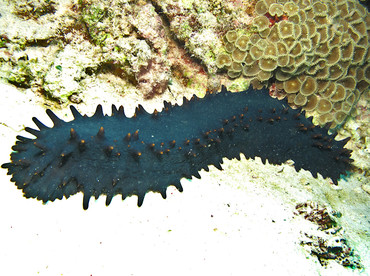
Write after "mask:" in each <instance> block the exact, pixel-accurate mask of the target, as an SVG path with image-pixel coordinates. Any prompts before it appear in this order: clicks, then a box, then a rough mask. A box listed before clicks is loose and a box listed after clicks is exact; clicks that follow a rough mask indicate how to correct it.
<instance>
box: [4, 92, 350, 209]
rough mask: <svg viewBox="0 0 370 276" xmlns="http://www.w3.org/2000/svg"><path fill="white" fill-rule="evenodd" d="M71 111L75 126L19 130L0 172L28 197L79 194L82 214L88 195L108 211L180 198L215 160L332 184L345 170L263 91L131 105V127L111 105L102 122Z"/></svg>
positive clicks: (312, 131)
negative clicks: (129, 201)
mask: <svg viewBox="0 0 370 276" xmlns="http://www.w3.org/2000/svg"><path fill="white" fill-rule="evenodd" d="M71 111H72V113H73V115H74V117H75V119H74V120H73V121H71V122H65V121H63V120H60V119H59V118H58V117H56V116H55V115H54V113H53V112H51V111H50V110H47V114H48V115H49V117H50V118H51V119H52V121H53V123H54V126H53V127H52V128H48V127H46V126H44V125H43V124H42V123H41V122H40V121H39V120H37V119H36V118H33V120H34V122H35V124H36V125H37V126H38V128H39V130H35V129H31V128H26V130H27V131H28V132H30V133H31V134H33V135H35V136H36V139H29V138H25V137H22V136H17V139H18V140H17V142H16V145H15V146H13V150H14V152H13V153H12V154H11V160H12V162H11V163H6V164H3V165H2V167H3V168H7V169H8V174H12V175H13V177H12V179H11V180H12V181H13V182H15V183H16V185H17V187H18V188H20V189H22V190H23V192H24V195H25V196H26V197H32V198H37V199H39V200H42V201H43V202H47V201H54V200H55V199H57V198H58V199H62V198H63V196H65V197H67V198H68V197H69V196H71V195H73V194H75V193H77V192H80V191H81V192H83V193H84V199H83V207H84V209H87V208H88V203H89V199H90V197H91V196H94V197H96V198H97V197H99V195H101V194H106V195H107V199H106V204H107V205H109V203H110V202H111V200H112V197H113V196H115V195H117V194H121V195H122V198H123V199H124V198H125V197H126V196H130V195H137V196H138V205H139V206H140V205H141V204H142V203H143V200H144V196H145V194H146V193H147V192H148V191H154V192H159V193H161V194H162V196H163V198H165V197H166V189H167V187H168V186H170V185H174V186H175V187H176V188H177V189H179V190H180V191H182V187H181V184H180V179H181V178H182V177H185V178H191V176H195V177H200V176H199V174H198V171H199V170H201V169H202V168H203V169H206V170H207V169H208V166H209V165H215V166H216V167H217V168H219V169H221V166H220V164H221V163H222V158H223V157H227V158H229V159H231V158H238V159H239V158H240V153H243V154H244V155H245V156H246V158H250V157H256V156H259V157H261V158H262V160H263V161H265V160H266V159H268V160H269V162H270V163H272V164H281V163H283V162H285V161H287V160H289V159H291V160H293V161H294V162H295V164H294V166H295V168H296V170H297V171H298V170H299V169H301V168H303V169H305V170H309V171H310V172H311V173H312V175H313V176H315V177H316V176H317V173H320V174H321V175H322V176H323V177H324V178H325V177H330V178H331V179H332V180H333V181H334V182H335V183H337V180H338V179H339V178H340V175H341V174H345V173H346V170H348V169H349V168H350V162H351V159H349V156H350V152H351V151H350V150H347V149H344V148H343V146H344V145H345V144H346V142H347V141H348V140H347V139H345V140H342V141H336V140H334V137H335V135H328V134H327V129H325V128H320V127H315V126H314V125H313V124H312V122H311V119H310V118H305V116H304V114H303V113H302V111H301V110H293V109H291V108H289V106H288V105H287V103H286V101H279V100H277V99H273V98H271V97H270V96H269V94H268V91H267V90H266V89H263V90H253V89H249V90H247V91H243V92H239V93H231V92H228V91H226V89H223V90H222V91H221V92H220V93H217V94H208V95H207V96H206V97H204V98H197V97H193V98H192V99H191V100H190V101H188V100H186V99H184V102H183V104H182V105H181V106H178V105H175V106H172V105H170V104H168V103H165V104H164V109H163V110H162V111H161V112H156V111H155V112H154V113H153V114H149V113H147V112H146V111H145V110H144V109H143V108H142V107H141V106H139V107H138V108H137V109H136V112H135V115H134V116H133V117H132V118H127V117H126V116H125V114H124V110H123V108H122V107H120V108H119V109H117V108H116V107H115V106H113V107H112V116H106V115H103V111H102V108H101V106H98V107H97V110H96V112H95V114H94V115H93V116H92V117H87V116H82V115H81V114H80V113H78V111H77V110H76V109H75V108H74V107H73V106H72V107H71Z"/></svg>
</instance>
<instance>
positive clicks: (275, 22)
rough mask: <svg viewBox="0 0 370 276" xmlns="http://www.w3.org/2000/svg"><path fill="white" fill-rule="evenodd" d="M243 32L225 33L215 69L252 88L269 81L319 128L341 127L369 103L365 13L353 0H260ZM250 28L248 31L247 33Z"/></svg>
mask: <svg viewBox="0 0 370 276" xmlns="http://www.w3.org/2000/svg"><path fill="white" fill-rule="evenodd" d="M255 13H256V15H257V16H256V17H255V18H254V19H253V23H252V25H251V26H250V27H249V28H248V29H247V30H238V31H235V30H230V31H228V32H227V33H226V35H225V37H224V39H225V50H226V52H225V53H221V54H219V55H218V56H217V60H216V62H217V65H218V67H219V68H223V67H226V68H227V74H228V75H229V76H230V77H231V78H237V77H239V76H240V75H244V76H245V77H247V78H251V82H252V84H253V85H254V86H255V87H261V86H264V85H269V83H271V82H274V83H276V86H277V88H278V89H280V90H281V93H283V95H284V96H286V97H287V98H288V101H289V103H291V104H292V105H295V106H299V107H304V108H305V110H307V111H309V112H310V113H311V114H313V115H315V116H316V117H317V122H318V123H319V124H321V125H324V124H326V123H331V124H332V127H335V126H337V125H341V124H342V123H343V121H344V120H345V119H346V118H347V117H348V116H349V114H350V113H351V111H353V109H355V108H354V107H355V104H356V103H357V101H358V99H359V97H360V96H361V95H363V97H364V98H365V99H366V100H369V84H370V79H369V76H370V65H369V61H370V53H369V51H368V48H369V41H370V37H369V34H368V33H369V30H370V19H369V18H370V15H369V12H368V11H367V10H366V8H365V7H364V6H363V5H361V4H360V3H359V2H358V1H355V0H339V1H337V0H335V1H304V0H302V1H287V0H276V1H266V0H260V1H258V2H257V3H256V6H255ZM252 28H253V29H252Z"/></svg>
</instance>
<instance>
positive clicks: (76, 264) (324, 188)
mask: <svg viewBox="0 0 370 276" xmlns="http://www.w3.org/2000/svg"><path fill="white" fill-rule="evenodd" d="M0 91H1V98H2V100H1V103H0V120H1V125H0V139H1V141H0V147H1V149H0V152H1V154H0V162H1V163H4V162H7V161H8V160H9V154H10V152H11V150H10V147H11V146H12V145H13V144H14V141H15V136H16V135H18V134H22V135H25V132H24V131H23V132H22V129H23V128H24V126H34V125H33V123H32V121H31V117H32V116H36V117H38V118H39V119H40V120H41V121H43V122H45V123H47V122H48V124H49V126H50V120H49V119H48V118H47V115H46V114H45V112H44V108H43V107H42V106H41V104H40V103H39V100H38V99H37V97H36V96H35V95H34V94H33V93H32V92H29V91H27V90H23V91H20V90H18V89H16V88H14V87H13V86H11V85H9V84H5V83H2V84H1V87H0ZM105 96H106V95H105ZM105 96H104V99H105V101H104V102H106V103H108V102H110V100H109V98H107V97H105ZM113 101H114V100H113ZM81 108H82V109H83V108H86V109H89V114H91V113H93V111H94V108H93V107H91V108H90V107H84V106H83V105H82V106H81ZM131 109H132V110H131V112H133V107H131ZM105 111H107V109H105ZM55 112H56V113H57V114H58V115H59V116H60V117H61V118H63V119H65V120H71V119H72V118H71V114H70V112H69V111H68V110H63V111H55ZM129 112H130V111H129ZM222 167H223V168H224V170H223V171H219V170H217V169H216V168H215V167H213V166H211V169H210V172H205V171H201V173H200V174H201V177H202V178H201V179H200V180H198V179H194V178H193V179H192V180H186V179H182V181H181V184H182V185H183V187H184V192H183V193H180V192H178V191H177V190H176V189H175V188H173V187H170V188H169V189H168V190H167V196H168V198H167V199H166V200H163V199H162V198H161V196H160V195H159V194H153V193H149V194H147V195H146V197H145V200H144V204H143V206H142V207H141V208H138V207H137V206H136V196H133V197H130V198H127V199H125V200H124V201H122V200H121V198H120V196H116V197H115V198H113V201H112V203H111V204H110V206H109V207H105V196H101V197H100V198H99V199H98V200H96V201H94V199H91V201H90V207H89V209H88V210H87V211H84V210H83V209H82V194H81V193H79V194H77V195H74V196H72V197H70V198H69V199H68V200H65V199H64V200H57V201H55V202H53V203H47V204H46V205H43V204H42V203H41V202H39V201H37V200H34V199H26V198H24V197H22V192H21V191H20V190H17V189H16V187H15V186H14V184H13V183H11V182H10V176H7V175H6V171H5V170H1V174H0V177H1V180H0V182H1V185H0V196H1V199H0V210H1V224H0V232H1V235H0V248H1V250H0V262H1V270H2V271H3V272H2V273H4V274H3V275H94V276H95V275H368V274H367V273H369V269H368V267H369V264H370V257H369V256H370V242H369V232H368V230H369V213H370V212H369V211H370V205H369V195H368V194H366V192H364V191H363V190H362V189H361V185H363V184H364V183H365V181H366V179H364V178H361V176H359V175H357V176H356V177H351V178H349V179H347V180H348V181H344V180H341V181H340V182H339V186H338V187H334V186H332V185H330V183H329V180H323V179H322V178H321V177H319V179H314V178H313V177H312V176H311V175H310V173H309V172H307V171H301V172H300V173H296V172H295V170H294V168H293V167H292V166H290V165H288V164H285V165H282V166H272V165H269V164H266V165H263V164H262V162H261V160H259V159H258V158H257V159H256V160H249V161H247V160H245V158H242V161H237V160H232V161H227V160H225V163H224V164H223V165H222ZM307 200H312V201H314V202H319V203H320V204H324V205H326V206H327V207H328V208H329V209H330V208H333V210H335V211H337V212H341V214H342V217H341V218H340V219H337V221H338V223H339V224H340V226H342V227H343V228H342V230H341V231H342V232H343V237H344V238H346V239H347V240H348V242H349V245H350V246H351V248H353V249H354V250H355V253H356V254H357V255H359V256H360V259H361V263H362V265H363V266H364V269H362V270H358V269H355V270H352V269H349V268H344V267H343V266H341V265H339V264H338V263H336V262H335V261H330V262H329V264H328V265H327V266H326V267H323V266H321V265H320V263H319V261H318V260H317V258H316V257H315V256H312V255H310V254H309V252H308V251H307V249H305V248H304V247H303V246H302V245H300V242H301V241H302V240H305V238H304V237H305V233H307V234H309V235H317V236H320V235H322V231H318V230H317V228H318V226H317V225H316V224H314V223H311V222H309V221H307V220H304V219H303V218H302V217H300V216H295V215H294V211H295V206H296V204H298V203H301V202H305V201H307ZM329 202H331V203H330V204H331V205H335V206H330V204H329ZM330 210H331V209H330ZM366 267H367V269H366Z"/></svg>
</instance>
